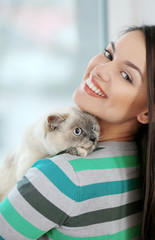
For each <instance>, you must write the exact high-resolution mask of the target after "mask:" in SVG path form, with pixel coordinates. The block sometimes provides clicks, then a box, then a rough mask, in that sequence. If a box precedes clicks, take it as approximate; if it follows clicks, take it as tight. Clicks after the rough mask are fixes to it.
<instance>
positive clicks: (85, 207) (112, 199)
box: [71, 190, 142, 216]
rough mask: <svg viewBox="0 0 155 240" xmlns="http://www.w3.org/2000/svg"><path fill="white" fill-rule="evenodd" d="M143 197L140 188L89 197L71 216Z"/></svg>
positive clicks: (123, 203)
mask: <svg viewBox="0 0 155 240" xmlns="http://www.w3.org/2000/svg"><path fill="white" fill-rule="evenodd" d="M141 199H142V194H141V191H140V190H134V191H130V192H126V193H122V194H115V195H109V196H103V197H98V198H93V199H88V200H86V201H83V202H80V203H79V207H78V209H77V211H76V212H75V213H72V215H71V216H78V215H81V214H83V213H87V212H93V211H98V210H102V209H107V208H114V207H119V206H122V205H125V204H128V203H132V202H135V201H138V200H141Z"/></svg>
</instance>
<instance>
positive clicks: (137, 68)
mask: <svg viewBox="0 0 155 240" xmlns="http://www.w3.org/2000/svg"><path fill="white" fill-rule="evenodd" d="M124 64H126V65H127V66H129V67H131V68H133V69H135V70H137V72H138V73H139V74H140V76H141V78H142V79H143V74H142V71H141V70H140V69H139V67H137V66H136V65H135V64H133V63H132V62H130V61H128V60H126V61H124Z"/></svg>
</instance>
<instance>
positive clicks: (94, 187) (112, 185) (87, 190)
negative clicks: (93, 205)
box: [79, 178, 140, 202]
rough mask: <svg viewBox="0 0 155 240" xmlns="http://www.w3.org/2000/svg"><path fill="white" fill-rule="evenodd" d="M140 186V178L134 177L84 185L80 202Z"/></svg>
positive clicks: (81, 189)
mask: <svg viewBox="0 0 155 240" xmlns="http://www.w3.org/2000/svg"><path fill="white" fill-rule="evenodd" d="M138 188H140V179H139V178H133V179H129V180H123V181H114V182H103V183H96V184H90V185H86V186H82V187H81V188H80V200H79V201H80V202H81V201H84V200H88V199H91V198H95V197H101V196H108V195H114V194H121V193H125V192H129V191H133V190H136V189H138Z"/></svg>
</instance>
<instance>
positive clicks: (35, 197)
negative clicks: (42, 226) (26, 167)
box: [17, 176, 68, 225]
mask: <svg viewBox="0 0 155 240" xmlns="http://www.w3.org/2000/svg"><path fill="white" fill-rule="evenodd" d="M17 188H18V191H19V192H20V194H21V195H22V196H23V197H24V198H25V200H26V201H27V202H28V203H29V204H30V205H31V206H32V207H33V208H35V209H36V210H37V211H38V212H40V213H41V214H42V215H44V216H45V217H46V218H48V219H49V220H51V221H52V222H55V223H56V224H58V225H62V224H63V222H64V221H65V219H66V218H67V217H68V215H67V214H65V213H64V212H63V211H61V210H60V209H59V208H57V207H56V206H55V205H53V204H52V203H51V202H50V201H49V200H48V199H46V198H45V197H44V196H43V195H42V194H41V193H40V192H39V191H38V190H37V189H36V188H35V187H34V186H33V185H32V184H31V183H30V182H29V180H28V179H27V178H26V177H25V176H24V177H23V179H22V180H21V181H19V182H18V183H17Z"/></svg>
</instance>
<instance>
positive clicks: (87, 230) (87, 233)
mask: <svg viewBox="0 0 155 240" xmlns="http://www.w3.org/2000/svg"><path fill="white" fill-rule="evenodd" d="M141 219H142V213H138V214H135V215H131V216H129V217H126V218H122V219H120V220H117V221H112V222H106V223H99V224H94V225H90V226H85V227H73V228H70V227H65V226H62V227H60V228H58V231H60V232H61V233H63V234H66V235H69V236H72V237H92V236H101V235H108V234H115V233H117V232H120V231H123V230H126V229H128V228H131V227H133V226H136V225H139V224H140V223H141Z"/></svg>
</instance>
